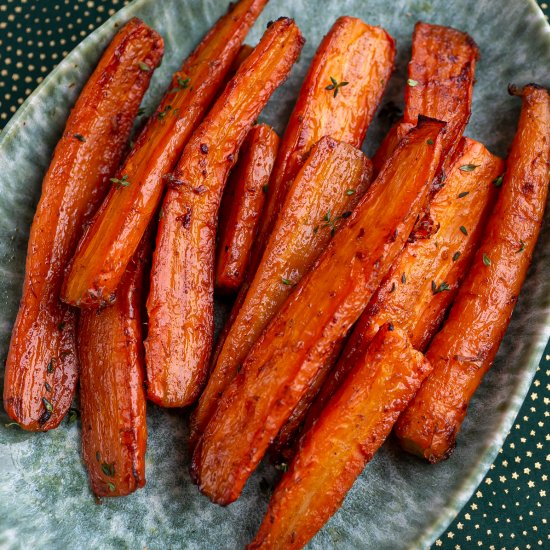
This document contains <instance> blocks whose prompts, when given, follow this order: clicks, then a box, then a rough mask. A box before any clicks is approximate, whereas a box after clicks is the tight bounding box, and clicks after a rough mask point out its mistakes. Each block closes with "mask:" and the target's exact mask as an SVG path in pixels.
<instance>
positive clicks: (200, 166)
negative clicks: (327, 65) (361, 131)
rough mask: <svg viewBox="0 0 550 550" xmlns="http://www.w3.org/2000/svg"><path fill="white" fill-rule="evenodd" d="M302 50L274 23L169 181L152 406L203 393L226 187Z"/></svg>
mask: <svg viewBox="0 0 550 550" xmlns="http://www.w3.org/2000/svg"><path fill="white" fill-rule="evenodd" d="M302 44H303V38H302V36H301V34H300V31H299V29H298V27H297V26H296V25H295V24H294V22H293V21H292V20H290V19H287V18H281V19H279V20H278V21H276V22H275V23H273V24H272V25H271V26H270V27H269V28H268V29H267V31H266V33H265V34H264V37H263V38H262V40H261V41H260V43H259V44H258V46H257V47H256V49H255V50H254V52H253V53H252V54H251V55H250V56H249V57H248V59H247V60H246V61H245V62H244V63H243V65H241V67H240V69H239V70H238V71H237V74H236V75H235V77H234V79H233V80H232V81H231V82H230V83H229V84H228V85H227V87H226V89H225V91H224V93H223V94H222V95H221V97H220V98H219V99H218V101H216V103H215V105H214V107H213V108H212V110H211V111H210V113H209V114H208V116H207V117H206V118H205V119H204V121H203V122H202V124H201V125H200V126H199V128H198V129H197V130H196V132H195V133H194V134H193V137H192V138H191V140H190V141H189V143H188V144H187V146H186V147H185V150H184V152H183V155H182V158H181V160H180V162H179V164H178V167H177V170H176V173H175V174H173V176H172V178H171V180H172V187H171V188H170V189H169V190H168V192H167V194H166V197H165V199H164V203H163V207H162V209H163V217H162V218H161V220H160V224H159V232H158V235H157V247H156V250H155V253H154V256H153V269H152V276H151V290H150V293H149V298H148V300H147V310H148V312H149V335H148V337H147V340H146V342H145V350H146V360H147V379H148V390H147V395H148V397H149V399H151V400H153V401H154V402H155V403H158V404H160V405H163V406H166V407H182V406H185V405H189V404H191V403H192V402H193V401H194V400H195V399H196V397H197V395H198V393H199V392H200V390H201V388H202V384H203V382H204V379H205V377H206V372H207V362H208V357H209V353H210V347H211V345H212V337H213V271H214V269H213V263H214V246H215V232H216V222H217V215H218V207H219V203H220V199H221V195H222V192H223V187H224V185H225V180H226V178H227V175H228V172H229V170H230V168H231V166H232V164H233V161H234V157H235V155H236V154H237V152H238V150H239V148H240V146H241V144H242V142H243V140H244V138H245V137H246V134H247V133H248V131H249V130H250V128H251V127H252V124H253V123H254V120H255V119H256V117H257V116H258V114H259V113H260V111H261V110H262V109H263V107H264V106H265V104H266V103H267V101H268V99H269V97H270V96H271V94H272V93H273V91H274V90H275V89H276V88H277V87H278V86H279V85H280V84H281V83H282V82H283V81H284V80H285V79H286V77H287V75H288V73H289V72H290V69H291V68H292V65H293V63H294V62H295V61H296V59H297V57H298V55H299V53H300V51H301V48H302Z"/></svg>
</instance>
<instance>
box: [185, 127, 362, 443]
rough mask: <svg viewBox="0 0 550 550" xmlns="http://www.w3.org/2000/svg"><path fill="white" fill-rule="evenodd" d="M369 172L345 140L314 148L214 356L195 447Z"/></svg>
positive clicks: (194, 427) (195, 425)
mask: <svg viewBox="0 0 550 550" xmlns="http://www.w3.org/2000/svg"><path fill="white" fill-rule="evenodd" d="M370 175H371V167H370V161H369V160H368V159H367V158H366V157H365V155H364V154H363V153H361V151H359V150H358V149H355V147H352V146H351V145H348V144H347V143H342V142H337V141H335V140H334V139H332V138H329V137H325V138H323V139H321V140H320V141H319V143H317V144H316V145H315V146H314V147H313V149H312V151H311V156H310V157H309V159H308V160H307V161H306V163H305V164H304V166H303V167H302V169H301V170H300V171H299V172H298V175H297V176H296V179H295V180H294V183H293V184H292V186H291V187H290V190H289V192H288V193H287V197H286V200H285V203H284V205H283V208H282V210H281V212H280V214H279V218H278V219H277V223H276V225H275V228H274V230H273V232H272V234H271V236H270V238H269V241H268V243H267V246H266V249H265V252H264V255H263V257H262V261H261V262H260V265H259V267H258V270H257V271H256V274H255V276H254V279H253V280H252V282H251V284H250V287H249V289H248V292H247V294H246V298H245V299H244V301H243V303H242V305H241V307H240V309H239V311H238V313H237V317H236V318H235V320H234V321H233V323H232V324H231V327H230V329H229V332H228V334H227V335H226V337H225V339H224V342H223V346H222V347H221V350H220V352H219V354H218V355H217V357H216V358H215V360H214V368H213V370H212V373H211V375H210V378H209V380H208V384H207V386H206V388H205V390H204V392H203V394H202V395H201V398H200V400H199V403H198V406H197V409H196V411H195V412H194V413H193V416H192V418H191V446H192V445H193V442H194V441H195V440H196V438H197V437H198V436H199V435H200V433H202V431H203V430H204V428H205V427H206V424H207V423H208V420H209V419H210V417H211V416H212V414H213V412H214V410H215V408H216V405H217V402H218V400H219V397H220V395H221V394H222V393H223V391H224V390H225V388H226V387H227V386H228V385H229V383H230V382H231V380H232V379H233V377H234V376H235V374H236V373H237V370H238V368H239V365H241V364H242V362H243V360H244V359H245V357H246V356H247V354H248V352H249V351H250V349H251V348H252V346H253V344H254V343H255V342H256V340H257V339H258V338H259V337H260V335H261V333H262V331H263V330H264V329H265V327H266V326H267V325H268V323H269V321H271V319H272V318H273V317H274V316H275V314H276V313H277V312H278V311H279V309H280V308H281V306H282V305H283V303H284V301H285V299H286V298H287V297H288V296H289V295H290V294H291V292H292V289H293V287H294V285H296V284H297V283H298V282H299V280H300V279H301V278H302V276H303V275H304V274H305V273H306V272H307V271H308V270H309V268H310V267H311V266H312V265H313V264H314V263H315V260H316V259H317V258H318V257H319V255H320V254H321V252H322V251H323V250H324V249H325V248H326V246H327V244H328V242H329V240H330V238H331V236H332V234H333V233H334V231H335V230H336V227H337V226H338V225H340V224H341V223H342V221H343V220H344V219H345V218H346V217H347V216H348V215H349V214H351V211H352V210H353V209H354V208H355V206H356V205H357V203H358V202H359V199H360V198H361V197H362V196H363V194H364V193H365V191H366V190H367V188H368V186H369V184H370V179H371V178H370Z"/></svg>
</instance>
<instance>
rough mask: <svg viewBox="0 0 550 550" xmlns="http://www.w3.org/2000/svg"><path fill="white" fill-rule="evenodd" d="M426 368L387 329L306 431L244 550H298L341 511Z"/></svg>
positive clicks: (402, 337)
mask: <svg viewBox="0 0 550 550" xmlns="http://www.w3.org/2000/svg"><path fill="white" fill-rule="evenodd" d="M429 370H430V365H429V364H428V362H427V361H426V359H425V358H424V356H423V355H422V354H421V353H420V352H418V351H415V350H414V349H413V347H412V346H411V344H410V342H409V340H408V338H407V336H406V335H405V333H404V332H403V331H401V330H399V329H398V328H397V327H395V328H394V327H393V326H392V325H389V324H388V325H384V326H383V327H382V328H381V329H380V331H379V332H378V334H377V335H376V337H375V338H374V340H373V341H372V344H371V345H370V346H369V349H368V352H367V355H366V356H365V357H364V360H363V361H361V362H359V363H357V364H356V365H355V366H354V368H353V370H352V371H351V372H350V375H349V377H348V378H347V379H346V381H345V383H344V384H343V385H342V387H341V388H340V389H339V390H338V392H337V393H336V394H335V395H334V397H333V399H331V401H330V403H329V404H328V405H327V407H326V409H325V410H324V411H323V413H322V415H321V417H320V418H319V420H318V421H317V423H316V424H315V426H313V427H312V429H311V430H310V431H309V432H307V433H306V435H305V437H304V438H303V441H302V442H301V444H300V447H299V450H298V453H297V455H296V457H295V459H294V460H293V462H292V463H291V465H290V469H289V470H288V472H286V473H285V474H284V475H283V477H282V479H281V481H280V483H279V485H278V486H277V488H276V489H275V492H274V493H273V495H272V497H271V500H270V502H269V508H268V511H267V514H266V516H265V517H264V520H263V522H262V525H261V526H260V529H259V531H258V533H257V535H256V538H255V539H254V541H253V542H252V543H251V544H249V545H248V546H247V548H248V549H249V550H252V549H259V548H263V549H267V548H285V549H286V550H293V549H295V550H297V549H299V548H303V547H304V546H305V545H306V544H307V542H308V541H309V540H311V538H313V536H314V535H315V534H316V533H317V532H318V531H319V529H321V527H322V526H323V525H324V524H325V523H326V522H327V520H328V519H329V518H330V516H332V514H334V513H335V512H336V510H338V508H340V506H341V505H342V502H343V500H344V497H345V496H346V493H347V492H348V491H349V490H350V489H351V487H352V485H353V483H354V482H355V480H356V479H357V478H358V477H359V475H360V474H361V472H362V471H363V469H364V467H365V465H366V464H367V463H368V462H369V461H370V460H371V459H372V457H373V456H374V454H375V453H376V451H377V450H378V449H379V448H380V447H381V446H382V443H384V441H385V439H386V438H387V437H388V435H389V433H390V431H391V429H392V426H393V425H394V423H395V421H396V420H397V418H398V416H399V414H400V413H401V411H403V409H404V408H405V407H406V405H407V403H408V402H409V401H410V399H411V398H412V397H413V395H414V393H415V392H416V390H417V389H418V387H419V386H420V384H421V383H422V380H423V379H424V378H425V376H426V375H427V374H428V372H429Z"/></svg>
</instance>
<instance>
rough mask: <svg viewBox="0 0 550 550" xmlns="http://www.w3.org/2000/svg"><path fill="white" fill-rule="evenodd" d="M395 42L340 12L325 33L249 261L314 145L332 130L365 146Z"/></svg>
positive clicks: (260, 246)
mask: <svg viewBox="0 0 550 550" xmlns="http://www.w3.org/2000/svg"><path fill="white" fill-rule="evenodd" d="M394 58H395V43H394V40H393V38H392V37H391V36H390V35H389V34H388V33H387V32H386V31H385V30H384V29H382V28H380V27H371V26H370V25H367V24H366V23H364V22H363V21H361V20H360V19H357V18H355V17H340V18H338V19H337V20H336V22H335V23H334V25H333V26H332V28H331V29H330V31H329V32H328V34H327V35H326V36H325V37H324V38H323V41H322V42H321V44H320V45H319V48H318V49H317V52H316V53H315V56H314V58H313V60H312V62H311V66H310V68H309V71H308V74H307V75H306V77H305V79H304V83H303V84H302V88H301V90H300V94H299V96H298V99H297V100H296V105H295V106H294V110H293V112H292V114H291V115H290V119H289V122H288V125H287V128H286V131H285V134H284V136H283V139H282V141H281V147H280V149H279V155H278V156H277V161H276V163H275V168H274V170H273V173H272V175H271V179H270V182H269V190H268V194H267V205H266V209H265V213H264V215H263V219H262V224H261V227H260V233H259V236H258V240H257V244H256V246H255V248H254V250H253V259H252V261H251V266H252V269H253V271H255V269H254V268H255V267H256V266H257V265H258V263H259V261H260V259H261V255H262V253H263V250H264V248H265V246H266V244H267V240H268V239H269V235H270V234H271V231H272V229H273V226H274V225H275V222H276V218H277V215H278V213H279V210H280V209H281V207H282V205H283V203H284V200H285V197H286V194H287V191H288V188H289V186H290V184H291V183H292V181H293V180H294V177H295V176H296V174H297V173H298V170H299V169H300V167H301V166H302V165H303V164H304V162H305V160H306V159H307V157H308V155H309V152H310V150H311V148H312V147H313V145H314V144H315V143H317V142H318V141H319V140H320V139H321V138H322V137H324V136H330V137H332V138H334V139H336V140H339V141H343V142H346V143H349V144H350V145H353V146H355V147H361V144H362V143H363V140H364V139H365V134H366V132H367V128H368V126H369V124H370V122H371V120H372V118H373V116H374V113H375V112H376V109H377V108H378V104H379V102H380V99H381V98H382V95H383V93H384V90H385V88H386V84H387V82H388V81H389V79H390V76H391V73H392V71H393V61H394Z"/></svg>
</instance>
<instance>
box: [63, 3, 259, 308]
mask: <svg viewBox="0 0 550 550" xmlns="http://www.w3.org/2000/svg"><path fill="white" fill-rule="evenodd" d="M266 3H267V0H240V1H239V2H237V3H235V4H232V5H230V8H229V11H228V12H227V14H226V15H224V16H223V17H221V18H220V19H219V20H218V22H217V23H216V25H215V26H214V27H213V28H212V29H211V30H210V31H209V32H208V34H207V35H206V36H205V37H204V39H203V40H202V42H201V43H200V44H199V45H198V46H197V48H196V49H195V51H194V52H193V53H192V54H191V55H190V56H189V57H188V58H187V59H186V61H185V62H184V64H183V66H182V68H181V69H180V71H178V72H177V73H176V74H175V75H174V77H173V79H172V83H171V85H170V87H169V89H168V91H167V93H166V94H165V96H164V98H163V100H162V101H161V103H160V106H159V107H158V109H157V110H156V112H155V113H154V114H153V115H152V116H151V117H150V118H149V121H148V122H147V125H146V126H145V128H144V129H143V131H142V132H141V133H140V135H139V137H138V139H137V140H136V143H135V145H134V147H133V149H132V150H131V152H130V155H129V156H128V158H127V160H126V162H125V163H124V165H123V166H122V167H121V168H120V170H119V173H118V175H117V178H118V179H119V180H121V181H122V182H123V183H122V184H121V185H119V186H116V187H113V189H111V191H110V193H109V195H108V196H107V198H106V199H105V201H104V203H103V204H102V205H101V208H100V209H99V211H98V213H97V215H96V216H95V218H94V221H93V224H92V225H91V227H90V228H89V229H88V230H87V231H86V233H85V235H84V237H83V238H82V240H81V241H80V243H79V245H78V248H77V251H76V253H75V256H74V258H73V260H72V262H71V265H70V268H69V271H68V273H67V276H66V278H65V283H64V285H63V290H62V298H63V300H64V301H65V302H67V303H69V304H72V305H75V306H81V307H90V306H91V307H97V306H99V305H105V304H110V303H112V302H114V300H115V298H116V289H117V287H118V285H119V283H120V281H121V279H122V276H123V275H124V272H125V270H126V266H127V265H128V262H129V261H130V259H131V258H132V256H133V254H134V252H135V251H136V248H137V246H138V244H139V242H140V241H141V238H142V237H143V234H144V233H145V230H146V228H147V226H148V225H149V222H150V221H151V219H152V218H153V216H154V214H155V212H157V210H158V207H159V205H160V202H161V200H162V194H163V192H164V189H165V184H166V182H167V178H168V179H169V173H170V172H171V171H172V170H173V169H174V166H175V165H176V163H177V161H178V159H179V158H180V156H181V153H182V151H183V148H184V147H185V144H186V143H187V142H188V141H189V138H190V137H191V135H192V133H193V131H194V130H195V128H196V127H197V126H198V125H199V123H200V122H201V120H202V118H203V117H204V115H205V114H206V112H207V109H208V108H209V107H210V106H211V104H212V103H213V101H214V99H215V98H216V96H217V95H218V94H219V91H220V88H221V87H222V85H224V83H225V81H226V80H225V79H226V76H227V73H228V72H229V71H230V70H231V67H232V66H233V64H234V61H235V58H236V57H237V56H238V54H239V51H240V50H239V48H240V46H241V43H242V41H243V40H244V37H245V36H246V34H247V32H248V30H249V29H250V27H251V26H252V24H253V23H254V21H255V20H256V19H257V17H258V15H259V14H260V12H261V11H262V9H263V7H264V6H265V4H266Z"/></svg>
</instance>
